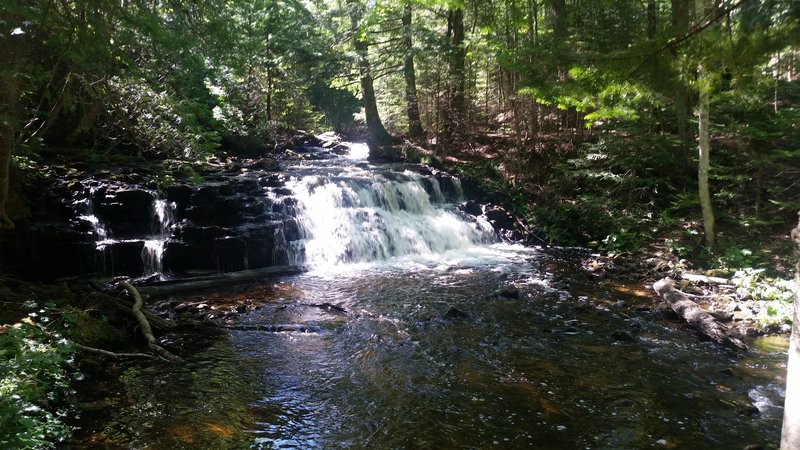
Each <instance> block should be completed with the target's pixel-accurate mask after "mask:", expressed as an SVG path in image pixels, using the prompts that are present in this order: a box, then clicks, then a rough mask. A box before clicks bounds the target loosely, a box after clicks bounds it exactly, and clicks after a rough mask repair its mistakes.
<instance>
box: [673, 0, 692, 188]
mask: <svg viewBox="0 0 800 450" xmlns="http://www.w3.org/2000/svg"><path fill="white" fill-rule="evenodd" d="M687 31H689V0H672V36H673V37H675V38H677V37H680V36H683V35H684V34H686V32H687ZM670 51H671V53H672V58H673V59H675V60H677V58H678V53H677V49H675V48H673V49H671V50H670ZM676 63H677V61H676ZM676 65H677V64H676ZM680 75H681V74H680V73H676V76H675V101H674V106H675V123H676V129H677V130H676V131H677V132H678V138H679V139H680V142H681V147H680V148H681V160H682V161H683V167H684V170H685V172H686V174H687V175H688V174H689V173H690V172H691V160H692V158H691V149H690V147H691V146H690V145H689V142H690V139H691V137H690V134H689V114H690V111H691V104H690V100H689V89H688V88H687V87H686V83H684V81H683V80H682V79H681V76H680Z"/></svg>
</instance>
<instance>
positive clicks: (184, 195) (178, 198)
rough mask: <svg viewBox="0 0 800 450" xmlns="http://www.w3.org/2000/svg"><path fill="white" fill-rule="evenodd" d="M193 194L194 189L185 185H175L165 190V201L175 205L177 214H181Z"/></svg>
mask: <svg viewBox="0 0 800 450" xmlns="http://www.w3.org/2000/svg"><path fill="white" fill-rule="evenodd" d="M193 194H194V189H192V188H191V186H187V185H185V184H176V185H173V186H170V187H168V188H167V189H166V199H167V201H168V202H172V203H175V206H176V207H177V212H178V214H183V210H184V209H186V207H187V206H188V205H189V202H190V201H191V199H192V195H193Z"/></svg>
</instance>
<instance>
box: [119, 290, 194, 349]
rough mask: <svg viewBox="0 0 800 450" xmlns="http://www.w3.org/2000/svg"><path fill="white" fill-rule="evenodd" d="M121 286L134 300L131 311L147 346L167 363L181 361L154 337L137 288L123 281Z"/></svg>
mask: <svg viewBox="0 0 800 450" xmlns="http://www.w3.org/2000/svg"><path fill="white" fill-rule="evenodd" d="M121 286H122V287H124V288H125V290H126V291H128V294H129V295H130V296H131V297H132V298H133V308H131V311H132V313H133V316H134V317H136V320H137V321H138V322H139V327H140V329H141V331H142V334H143V335H144V338H145V339H146V340H147V346H148V347H149V348H150V350H152V351H153V353H155V354H156V355H158V356H159V357H161V358H163V359H165V360H167V361H180V360H181V359H180V358H179V357H178V356H176V355H173V354H172V353H170V352H169V350H167V349H165V348H164V347H162V346H160V345H158V340H157V339H156V337H155V336H153V330H152V329H151V328H150V323H149V322H148V321H147V318H146V317H145V316H144V314H142V305H143V304H144V301H143V300H142V296H141V294H139V291H137V290H136V288H135V287H133V285H132V284H130V283H129V282H127V281H123V282H122V283H121Z"/></svg>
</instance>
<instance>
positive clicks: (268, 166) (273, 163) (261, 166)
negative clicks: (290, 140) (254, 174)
mask: <svg viewBox="0 0 800 450" xmlns="http://www.w3.org/2000/svg"><path fill="white" fill-rule="evenodd" d="M243 167H245V168H247V169H250V170H261V171H265V172H277V171H279V170H281V163H280V162H278V161H277V160H275V159H271V158H261V159H258V160H255V161H252V162H251V161H247V162H245V164H244V165H243Z"/></svg>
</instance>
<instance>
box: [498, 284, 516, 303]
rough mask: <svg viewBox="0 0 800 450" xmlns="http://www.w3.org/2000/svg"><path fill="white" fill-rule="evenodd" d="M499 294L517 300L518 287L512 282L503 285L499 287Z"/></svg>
mask: <svg viewBox="0 0 800 450" xmlns="http://www.w3.org/2000/svg"><path fill="white" fill-rule="evenodd" d="M500 296H502V297H505V298H509V299H513V300H519V288H517V287H516V286H514V285H513V284H509V285H508V286H503V288H501V289H500Z"/></svg>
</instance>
